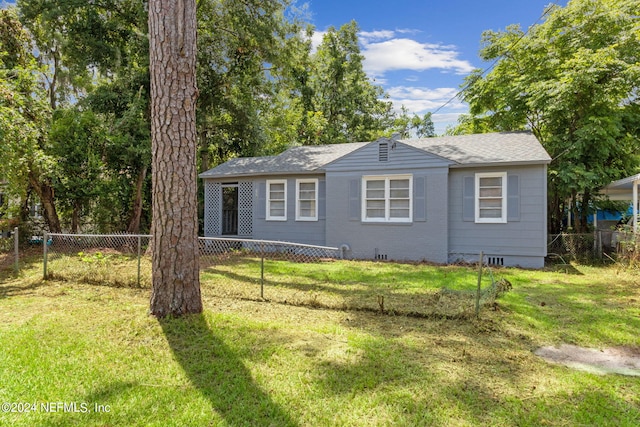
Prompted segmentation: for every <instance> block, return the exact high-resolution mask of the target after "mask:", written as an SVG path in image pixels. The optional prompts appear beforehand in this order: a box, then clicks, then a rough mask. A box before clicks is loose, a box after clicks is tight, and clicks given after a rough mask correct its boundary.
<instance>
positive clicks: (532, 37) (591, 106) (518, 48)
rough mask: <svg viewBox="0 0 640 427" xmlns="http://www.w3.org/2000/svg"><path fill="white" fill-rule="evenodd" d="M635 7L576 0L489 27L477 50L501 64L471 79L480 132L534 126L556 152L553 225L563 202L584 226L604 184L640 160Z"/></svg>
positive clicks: (615, 0) (625, 1)
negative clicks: (537, 19) (526, 24)
mask: <svg viewBox="0 0 640 427" xmlns="http://www.w3.org/2000/svg"><path fill="white" fill-rule="evenodd" d="M639 14H640V1H638V0H632V1H629V0H597V1H596V0H572V1H570V2H569V3H568V5H567V6H566V7H564V8H561V7H557V6H554V7H552V8H551V9H550V10H548V13H547V17H546V20H545V21H544V22H543V23H542V24H539V25H535V26H533V27H531V28H530V29H529V31H528V32H526V33H525V32H523V31H522V30H521V29H520V28H519V27H518V26H510V27H507V29H506V30H505V31H503V32H494V31H487V32H485V33H483V37H482V43H483V47H482V49H481V51H480V55H481V57H482V58H483V59H484V60H486V61H494V60H495V61H497V63H496V65H495V67H494V68H493V70H492V71H491V72H489V73H487V74H486V76H485V75H483V74H482V72H481V71H479V70H478V71H476V72H475V73H473V74H472V75H471V76H470V77H469V78H468V79H467V84H466V87H465V89H464V90H463V93H462V94H463V98H464V100H465V101H467V102H469V104H470V107H471V114H472V115H473V116H474V118H476V117H479V118H480V120H481V123H483V124H482V125H481V126H482V127H481V129H494V130H520V129H530V130H531V131H532V132H533V133H534V134H535V135H536V136H537V137H538V139H539V140H540V141H541V142H542V144H543V145H544V146H545V148H546V149H547V151H548V152H549V153H550V155H551V157H552V158H553V159H554V160H553V161H552V163H551V164H550V166H549V181H548V182H549V228H550V231H551V232H557V231H559V230H560V228H561V226H562V218H563V211H564V210H565V207H566V203H567V202H568V203H569V209H571V210H572V211H573V212H574V214H575V216H576V218H577V221H576V225H577V229H578V231H585V230H586V228H587V223H586V216H587V214H588V213H589V208H590V206H592V204H593V199H594V195H595V194H596V193H597V191H598V189H599V188H601V187H602V186H603V185H606V184H607V183H609V182H610V181H612V180H615V179H618V178H621V177H622V176H624V175H626V174H629V173H631V172H633V171H634V168H635V167H637V165H638V153H637V147H638V143H639V135H638V132H637V129H638V128H637V122H638V119H637V113H638V102H639V99H638V88H639V86H640V85H639V84H638V82H639V81H640V79H639V77H640V70H639V68H638V59H637V54H638V52H639V51H640V38H639V37H638V33H637V17H638V16H639Z"/></svg>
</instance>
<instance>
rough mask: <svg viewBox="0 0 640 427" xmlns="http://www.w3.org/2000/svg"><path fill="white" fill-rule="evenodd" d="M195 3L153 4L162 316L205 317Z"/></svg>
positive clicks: (157, 282)
mask: <svg viewBox="0 0 640 427" xmlns="http://www.w3.org/2000/svg"><path fill="white" fill-rule="evenodd" d="M196 28H197V26H196V2H195V0H150V1H149V58H150V61H149V62H150V74H151V140H152V153H153V156H152V170H153V175H152V188H153V190H152V191H153V222H152V236H153V243H152V246H153V258H152V265H153V279H152V281H153V289H152V292H151V310H150V311H151V314H153V315H155V316H157V317H165V316H167V315H173V316H180V315H183V314H187V313H199V312H202V299H201V296H200V278H199V274H200V272H199V264H198V216H197V212H198V211H197V191H196V179H197V178H196V110H195V108H196V99H197V97H198V90H197V88H196Z"/></svg>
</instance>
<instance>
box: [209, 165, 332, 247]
mask: <svg viewBox="0 0 640 427" xmlns="http://www.w3.org/2000/svg"><path fill="white" fill-rule="evenodd" d="M310 178H311V179H313V178H315V179H318V221H296V206H295V205H296V179H310ZM267 179H286V181H287V220H286V221H268V220H267V219H266V195H265V191H266V182H267ZM238 181H250V182H252V184H253V203H252V204H251V209H252V211H253V220H252V224H251V227H250V229H251V231H252V232H251V234H250V235H241V236H238V237H246V238H253V239H262V240H277V241H287V242H296V243H305V244H309V245H325V242H326V240H325V222H326V214H325V212H326V203H325V194H326V185H325V179H324V176H322V175H300V176H286V177H279V176H273V177H254V178H242V179H239V180H238ZM222 182H236V180H234V179H232V178H225V179H215V180H214V179H206V180H205V214H204V229H205V236H209V237H218V236H220V234H219V233H220V223H221V215H222V211H221V209H222V203H221V202H220V201H219V198H220V197H221V196H220V190H219V188H220V184H221V183H222ZM247 228H248V227H247ZM226 237H230V236H226Z"/></svg>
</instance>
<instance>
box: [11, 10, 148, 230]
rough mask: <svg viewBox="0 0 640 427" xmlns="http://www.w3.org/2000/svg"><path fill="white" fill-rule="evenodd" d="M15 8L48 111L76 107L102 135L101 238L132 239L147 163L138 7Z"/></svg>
mask: <svg viewBox="0 0 640 427" xmlns="http://www.w3.org/2000/svg"><path fill="white" fill-rule="evenodd" d="M18 5H19V7H20V12H21V17H22V20H23V21H24V22H25V25H27V26H28V28H29V29H30V31H31V33H32V34H33V36H34V39H35V42H36V45H37V48H38V51H39V60H40V62H41V63H42V64H43V65H45V66H46V67H45V69H46V70H47V71H46V72H45V73H44V77H45V78H46V81H47V88H48V90H49V100H50V105H51V107H52V108H54V109H55V108H59V107H62V108H66V106H68V105H69V104H75V103H80V104H82V108H84V109H85V110H87V109H90V110H92V111H93V112H94V113H96V116H95V118H96V120H102V121H103V122H104V128H105V131H106V132H107V133H108V134H109V138H108V139H107V147H106V149H105V151H104V154H105V155H104V158H103V160H104V162H105V169H104V171H103V173H102V175H101V177H100V184H99V185H96V186H94V187H95V188H101V189H103V190H104V191H100V192H94V194H93V197H94V198H95V202H96V203H95V204H94V208H95V209H94V210H95V211H94V212H93V213H94V216H96V218H94V222H95V223H97V224H98V227H99V228H101V229H103V230H105V229H113V228H116V229H118V230H121V229H122V228H124V227H126V228H127V230H128V231H129V232H139V229H140V223H141V219H142V218H143V207H144V206H145V205H144V200H145V194H146V192H145V190H146V189H147V187H146V186H145V184H146V182H147V174H148V169H149V165H150V158H151V151H150V150H151V143H150V137H149V126H150V125H149V113H148V111H149V77H148V40H147V35H146V34H147V14H146V11H145V5H144V4H143V2H139V1H136V0H102V1H100V2H87V1H84V0H68V1H64V2H60V1H55V0H19V1H18ZM107 123H108V124H109V125H108V126H107ZM70 130H71V129H70ZM56 132H57V138H58V140H60V141H62V140H64V139H65V138H64V137H63V136H62V135H61V133H62V132H64V128H58V129H57V131H56ZM67 139H68V140H71V139H73V135H69V138H67ZM62 178H64V177H62ZM58 194H60V193H58ZM149 198H150V197H148V196H147V197H146V199H149ZM67 210H68V209H67ZM147 212H148V211H147ZM148 222H149V221H147V223H148Z"/></svg>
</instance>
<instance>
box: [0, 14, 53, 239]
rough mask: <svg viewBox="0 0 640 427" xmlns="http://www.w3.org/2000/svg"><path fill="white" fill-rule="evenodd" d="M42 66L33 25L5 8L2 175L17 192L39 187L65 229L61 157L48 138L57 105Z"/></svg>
mask: <svg viewBox="0 0 640 427" xmlns="http://www.w3.org/2000/svg"><path fill="white" fill-rule="evenodd" d="M41 72H42V67H41V66H39V64H38V63H37V60H36V58H35V57H34V55H33V53H32V45H31V39H30V37H29V35H28V33H27V31H26V30H25V29H24V28H23V26H22V24H21V23H20V22H19V21H18V19H17V17H16V16H15V14H14V12H13V11H12V10H0V113H1V114H0V139H2V144H0V154H1V158H2V162H0V176H3V178H4V179H6V180H8V182H9V190H10V191H11V193H13V194H15V195H19V196H21V197H23V198H24V197H25V196H26V194H28V193H29V192H30V190H31V189H32V190H34V191H35V192H36V193H37V194H38V196H39V198H40V201H41V203H42V206H43V211H44V217H45V221H46V223H47V225H48V227H49V230H50V231H52V232H59V231H60V222H59V219H58V213H57V211H56V208H55V204H54V198H53V196H54V191H53V182H52V177H53V172H54V164H55V162H54V159H53V158H52V156H51V155H50V153H49V150H48V149H49V146H48V140H47V128H48V126H49V119H50V115H51V109H50V106H49V105H48V104H47V97H46V90H45V88H44V86H43V85H42V82H41V81H40V80H39V79H38V76H39V75H41V74H40V73H41Z"/></svg>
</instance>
